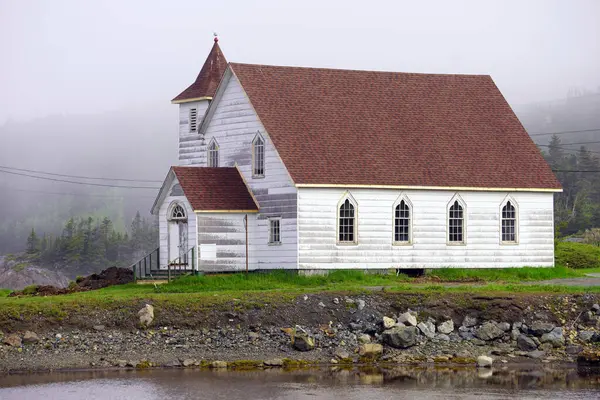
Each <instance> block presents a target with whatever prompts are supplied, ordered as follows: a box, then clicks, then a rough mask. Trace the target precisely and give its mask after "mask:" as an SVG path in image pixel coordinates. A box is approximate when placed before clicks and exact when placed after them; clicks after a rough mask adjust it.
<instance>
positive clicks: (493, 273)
mask: <svg viewBox="0 0 600 400" xmlns="http://www.w3.org/2000/svg"><path fill="white" fill-rule="evenodd" d="M585 273H587V270H575V269H571V268H565V267H560V266H556V267H554V268H532V267H525V268H499V269H496V268H489V269H465V268H440V269H433V270H429V271H428V273H427V275H428V276H430V277H434V276H435V277H438V278H440V280H441V281H442V282H469V281H480V282H506V283H518V282H531V281H545V280H549V279H562V278H578V277H581V276H584V275H585Z"/></svg>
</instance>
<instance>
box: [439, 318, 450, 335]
mask: <svg viewBox="0 0 600 400" xmlns="http://www.w3.org/2000/svg"><path fill="white" fill-rule="evenodd" d="M437 330H438V332H440V333H444V334H448V333H451V332H453V331H454V321H452V320H451V319H449V320H447V321H444V322H442V323H441V324H439V325H438V326H437Z"/></svg>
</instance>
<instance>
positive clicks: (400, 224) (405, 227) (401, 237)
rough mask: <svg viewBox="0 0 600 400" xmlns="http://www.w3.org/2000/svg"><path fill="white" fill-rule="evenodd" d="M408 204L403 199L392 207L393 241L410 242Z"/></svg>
mask: <svg viewBox="0 0 600 400" xmlns="http://www.w3.org/2000/svg"><path fill="white" fill-rule="evenodd" d="M410 239H411V232H410V206H409V205H408V202H407V201H406V200H404V199H402V200H400V203H398V204H397V205H396V207H395V208H394V242H395V243H410Z"/></svg>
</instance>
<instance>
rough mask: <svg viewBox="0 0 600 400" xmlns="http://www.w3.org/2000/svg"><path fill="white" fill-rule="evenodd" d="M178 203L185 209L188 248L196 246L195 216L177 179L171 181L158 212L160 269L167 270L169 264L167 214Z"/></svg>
mask: <svg viewBox="0 0 600 400" xmlns="http://www.w3.org/2000/svg"><path fill="white" fill-rule="evenodd" d="M175 201H176V202H179V203H181V204H182V205H184V207H185V211H186V213H187V216H188V248H192V246H196V245H197V242H196V232H197V227H196V215H195V214H194V209H193V208H192V206H191V205H190V203H189V202H188V201H187V198H186V197H185V196H183V192H182V191H181V186H179V182H178V181H177V178H175V179H174V180H173V183H172V184H171V186H170V187H169V188H168V191H167V196H166V197H165V199H164V200H163V202H162V203H161V205H160V208H159V210H158V235H159V242H158V245H159V249H160V267H161V268H167V265H168V263H169V261H172V260H169V226H168V216H167V212H168V210H169V209H170V206H171V204H172V203H173V202H175Z"/></svg>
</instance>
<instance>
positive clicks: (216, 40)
mask: <svg viewBox="0 0 600 400" xmlns="http://www.w3.org/2000/svg"><path fill="white" fill-rule="evenodd" d="M213 36H214V37H215V39H214V40H215V43H217V42H218V41H219V36H218V35H217V32H213Z"/></svg>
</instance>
